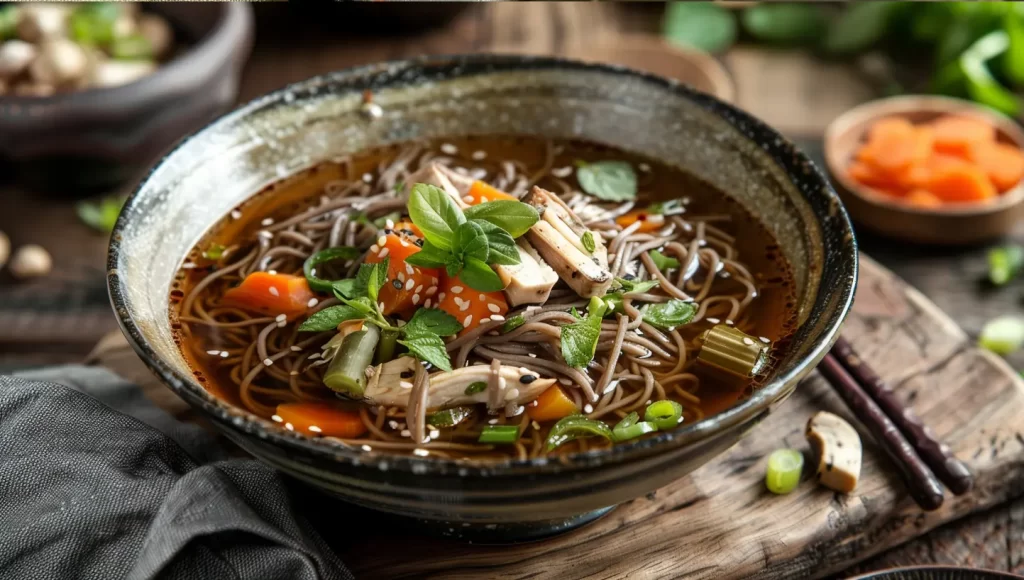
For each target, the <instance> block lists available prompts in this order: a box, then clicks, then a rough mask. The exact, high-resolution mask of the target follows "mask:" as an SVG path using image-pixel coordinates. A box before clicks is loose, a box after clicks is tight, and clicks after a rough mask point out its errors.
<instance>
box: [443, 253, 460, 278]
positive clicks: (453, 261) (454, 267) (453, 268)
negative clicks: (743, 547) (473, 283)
mask: <svg viewBox="0 0 1024 580" xmlns="http://www.w3.org/2000/svg"><path fill="white" fill-rule="evenodd" d="M444 271H445V273H446V274H448V277H449V278H455V277H457V276H458V275H459V272H461V271H462V261H461V260H459V257H458V256H455V255H452V256H450V257H449V258H448V261H447V262H445V264H444Z"/></svg>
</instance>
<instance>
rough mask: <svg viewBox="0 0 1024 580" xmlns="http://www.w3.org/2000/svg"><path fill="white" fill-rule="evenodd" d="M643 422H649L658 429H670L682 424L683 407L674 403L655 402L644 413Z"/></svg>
mask: <svg viewBox="0 0 1024 580" xmlns="http://www.w3.org/2000/svg"><path fill="white" fill-rule="evenodd" d="M644 421H650V422H651V423H654V425H655V426H656V427H657V428H658V429H662V430H664V429H671V428H672V427H675V426H676V425H678V424H680V423H682V422H683V406H682V405H680V404H679V403H677V402H675V401H668V400H662V401H655V402H653V403H651V404H650V405H648V406H647V410H646V411H644Z"/></svg>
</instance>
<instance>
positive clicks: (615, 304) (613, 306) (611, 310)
mask: <svg viewBox="0 0 1024 580" xmlns="http://www.w3.org/2000/svg"><path fill="white" fill-rule="evenodd" d="M604 303H605V304H607V305H608V310H606V311H605V313H604V315H605V316H611V315H613V314H616V313H622V312H625V306H623V304H622V292H615V293H614V294H605V295H604Z"/></svg>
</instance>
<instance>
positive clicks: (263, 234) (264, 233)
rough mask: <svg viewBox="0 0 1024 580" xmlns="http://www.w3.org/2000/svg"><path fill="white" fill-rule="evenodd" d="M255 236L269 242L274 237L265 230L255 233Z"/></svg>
mask: <svg viewBox="0 0 1024 580" xmlns="http://www.w3.org/2000/svg"><path fill="white" fill-rule="evenodd" d="M256 235H257V236H259V237H261V238H263V239H264V240H269V239H272V238H273V237H274V234H272V233H270V232H268V231H267V230H260V231H258V232H256Z"/></svg>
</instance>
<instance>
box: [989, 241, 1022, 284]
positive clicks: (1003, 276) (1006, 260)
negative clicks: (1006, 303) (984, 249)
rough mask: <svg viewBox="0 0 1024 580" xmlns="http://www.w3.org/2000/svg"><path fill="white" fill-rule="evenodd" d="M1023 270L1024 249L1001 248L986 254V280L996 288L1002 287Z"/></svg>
mask: <svg viewBox="0 0 1024 580" xmlns="http://www.w3.org/2000/svg"><path fill="white" fill-rule="evenodd" d="M1021 268H1024V248H1021V247H1020V246H1002V247H999V248H992V249H991V250H989V252H988V279H989V280H990V281H991V282H992V283H993V284H995V285H996V286H1002V285H1003V284H1006V283H1007V282H1009V281H1010V280H1012V279H1014V278H1015V277H1017V275H1018V274H1020V271H1021Z"/></svg>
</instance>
